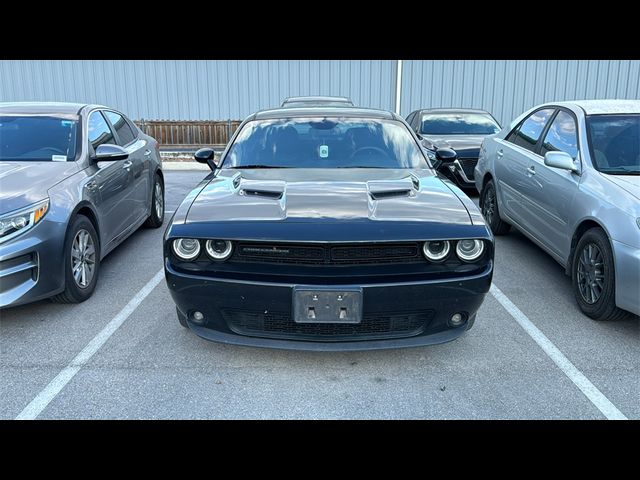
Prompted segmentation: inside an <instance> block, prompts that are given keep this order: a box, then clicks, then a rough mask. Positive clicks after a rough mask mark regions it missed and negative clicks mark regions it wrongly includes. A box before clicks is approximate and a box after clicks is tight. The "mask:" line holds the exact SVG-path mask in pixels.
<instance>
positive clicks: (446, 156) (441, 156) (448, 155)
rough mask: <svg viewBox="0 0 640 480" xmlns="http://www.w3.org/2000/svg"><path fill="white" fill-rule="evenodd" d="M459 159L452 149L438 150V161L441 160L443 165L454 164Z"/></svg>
mask: <svg viewBox="0 0 640 480" xmlns="http://www.w3.org/2000/svg"><path fill="white" fill-rule="evenodd" d="M457 158H458V154H457V153H456V151H455V150H452V149H451V148H439V149H438V150H436V159H437V160H439V161H440V163H441V164H449V163H453V162H454V161H455V160H456V159H457Z"/></svg>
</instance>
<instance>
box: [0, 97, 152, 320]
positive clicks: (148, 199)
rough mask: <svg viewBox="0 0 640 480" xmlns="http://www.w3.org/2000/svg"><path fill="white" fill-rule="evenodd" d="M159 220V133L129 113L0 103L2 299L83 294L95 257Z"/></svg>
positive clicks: (5, 302) (92, 278)
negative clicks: (149, 133)
mask: <svg viewBox="0 0 640 480" xmlns="http://www.w3.org/2000/svg"><path fill="white" fill-rule="evenodd" d="M163 219H164V183H163V176H162V165H161V160H160V155H159V151H158V142H156V141H155V140H154V139H153V138H151V137H149V136H147V135H145V134H144V133H143V132H142V131H140V129H139V128H138V127H137V126H136V125H135V124H134V123H133V122H131V120H129V119H128V118H127V117H126V116H125V115H123V114H122V113H120V112H117V111H115V110H112V109H110V108H107V107H102V106H99V105H83V104H73V103H0V307H6V306H12V305H19V304H22V303H26V302H31V301H35V300H39V299H42V298H47V297H53V299H54V300H55V301H58V302H63V303H70V302H82V301H84V300H86V299H87V298H89V297H90V296H91V294H92V293H93V290H94V289H95V287H96V283H97V281H98V271H99V268H100V260H101V259H102V258H104V257H105V255H107V254H108V253H109V252H110V251H111V250H113V249H114V248H115V247H116V246H118V245H119V244H120V243H122V241H123V240H124V239H126V238H127V237H128V236H129V235H131V234H132V233H133V232H134V231H136V229H137V228H138V227H140V226H141V225H142V224H146V225H147V226H149V227H155V228H157V227H159V226H160V225H162V221H163Z"/></svg>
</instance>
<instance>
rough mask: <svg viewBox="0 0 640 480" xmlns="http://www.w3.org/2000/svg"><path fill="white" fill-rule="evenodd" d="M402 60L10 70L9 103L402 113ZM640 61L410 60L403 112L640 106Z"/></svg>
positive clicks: (0, 87) (1, 79)
mask: <svg viewBox="0 0 640 480" xmlns="http://www.w3.org/2000/svg"><path fill="white" fill-rule="evenodd" d="M396 65H397V63H396V61H395V60H372V61H369V60H353V61H352V60H278V61H267V60H239V61H232V60H226V61H209V60H197V61H188V60H160V61H156V60H149V61H135V60H123V61H119V60H114V61H110V60H97V61H78V60H75V61H56V60H42V61H16V60H13V61H11V60H3V61H0V101H18V100H32V101H37V100H52V101H53V100H58V101H77V102H88V103H102V104H106V105H109V106H112V107H114V108H117V109H119V110H122V111H124V112H126V113H127V114H128V115H129V116H131V117H132V118H134V119H142V118H144V119H154V120H159V119H167V120H226V119H242V118H244V117H245V116H247V115H248V114H250V113H251V112H253V111H256V110H259V109H262V108H267V107H271V106H276V105H279V103H280V102H281V100H282V99H283V98H284V97H287V96H290V95H314V94H316V95H318V94H319V95H347V96H350V97H351V98H352V99H353V100H354V102H356V104H358V105H362V106H369V107H375V108H384V109H389V110H393V109H394V108H395V93H396ZM639 78H640V61H636V60H633V61H630V60H621V61H619V60H588V61H577V60H574V61H564V60H522V61H511V60H497V61H494V60H455V61H453V60H405V61H404V62H403V71H402V100H401V113H402V114H403V115H407V114H408V113H409V112H411V111H412V110H415V109H417V108H421V107H452V106H458V107H474V108H483V109H486V110H489V111H491V112H492V113H493V114H494V115H495V116H496V118H497V119H498V120H499V121H501V122H503V123H504V122H508V121H510V120H511V119H513V118H514V117H515V116H517V115H518V114H520V113H521V112H522V111H524V110H526V109H528V108H529V107H531V106H533V105H535V104H538V103H542V102H545V101H552V100H564V99H575V98H639V97H640V82H639Z"/></svg>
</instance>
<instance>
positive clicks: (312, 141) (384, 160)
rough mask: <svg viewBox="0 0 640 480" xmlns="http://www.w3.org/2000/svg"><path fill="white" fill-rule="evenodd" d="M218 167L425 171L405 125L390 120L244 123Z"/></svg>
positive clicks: (275, 120) (336, 119) (424, 164)
mask: <svg viewBox="0 0 640 480" xmlns="http://www.w3.org/2000/svg"><path fill="white" fill-rule="evenodd" d="M222 168H412V169H413V168H429V166H428V164H427V162H426V159H425V157H424V155H423V154H422V152H421V151H420V149H419V147H418V144H417V143H416V141H415V140H414V137H413V136H412V135H411V133H410V132H409V130H408V129H407V127H406V126H405V125H404V124H402V123H400V122H398V121H391V120H378V119H362V118H331V117H329V118H327V117H325V118H322V117H319V118H295V119H289V118H288V119H274V120H255V121H250V122H248V123H247V124H245V125H244V127H243V128H242V130H241V131H240V133H239V134H238V137H237V138H236V140H235V141H234V143H233V145H232V146H231V148H230V149H229V152H228V154H227V155H226V158H225V159H224V161H223V165H222Z"/></svg>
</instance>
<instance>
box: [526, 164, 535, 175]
mask: <svg viewBox="0 0 640 480" xmlns="http://www.w3.org/2000/svg"><path fill="white" fill-rule="evenodd" d="M527 173H528V174H529V175H535V174H536V167H533V166H531V167H529V168H527Z"/></svg>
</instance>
